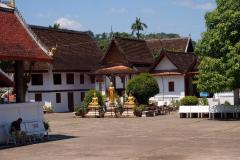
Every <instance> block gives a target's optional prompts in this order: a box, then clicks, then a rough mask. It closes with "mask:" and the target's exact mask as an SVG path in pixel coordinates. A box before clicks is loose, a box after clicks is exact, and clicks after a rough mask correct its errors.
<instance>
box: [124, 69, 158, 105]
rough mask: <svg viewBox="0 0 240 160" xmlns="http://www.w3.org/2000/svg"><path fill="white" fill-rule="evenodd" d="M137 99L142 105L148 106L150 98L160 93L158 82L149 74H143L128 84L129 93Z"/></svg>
mask: <svg viewBox="0 0 240 160" xmlns="http://www.w3.org/2000/svg"><path fill="white" fill-rule="evenodd" d="M130 92H131V93H132V95H133V96H134V97H135V98H136V99H137V102H138V103H140V104H148V100H149V98H150V97H153V96H154V95H156V94H158V93H159V87H158V83H157V81H156V80H155V79H154V78H153V77H152V76H151V75H150V74H148V73H142V74H140V75H138V76H135V77H134V78H132V79H131V80H130V81H129V82H128V84H127V93H128V94H129V93H130Z"/></svg>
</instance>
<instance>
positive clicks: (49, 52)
mask: <svg viewBox="0 0 240 160" xmlns="http://www.w3.org/2000/svg"><path fill="white" fill-rule="evenodd" d="M56 50H57V44H56V46H55V47H52V48H51V49H49V51H48V54H49V55H50V56H53V55H54V53H55V51H56Z"/></svg>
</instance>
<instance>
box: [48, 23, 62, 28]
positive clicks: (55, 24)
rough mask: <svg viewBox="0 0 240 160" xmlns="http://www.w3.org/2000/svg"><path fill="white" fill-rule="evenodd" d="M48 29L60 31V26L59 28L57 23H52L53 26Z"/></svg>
mask: <svg viewBox="0 0 240 160" xmlns="http://www.w3.org/2000/svg"><path fill="white" fill-rule="evenodd" d="M49 28H53V29H60V28H61V26H60V24H59V23H54V24H53V26H51V25H50V26H49Z"/></svg>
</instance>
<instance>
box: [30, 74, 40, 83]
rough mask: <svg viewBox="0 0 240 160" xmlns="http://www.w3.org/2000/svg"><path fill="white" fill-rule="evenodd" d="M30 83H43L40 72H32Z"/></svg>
mask: <svg viewBox="0 0 240 160" xmlns="http://www.w3.org/2000/svg"><path fill="white" fill-rule="evenodd" d="M31 79H32V85H33V86H35V85H43V75H42V74H32V78H31Z"/></svg>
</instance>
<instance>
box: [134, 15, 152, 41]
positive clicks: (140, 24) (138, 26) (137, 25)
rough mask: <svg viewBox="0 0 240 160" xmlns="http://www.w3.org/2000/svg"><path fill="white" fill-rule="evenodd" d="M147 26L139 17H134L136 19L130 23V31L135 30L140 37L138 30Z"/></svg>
mask: <svg viewBox="0 0 240 160" xmlns="http://www.w3.org/2000/svg"><path fill="white" fill-rule="evenodd" d="M147 28H148V26H147V25H146V24H145V23H143V22H142V21H141V19H140V18H139V17H136V21H135V22H134V23H133V24H132V26H131V29H132V33H133V34H134V33H135V32H136V35H137V38H138V39H140V31H143V30H144V29H147Z"/></svg>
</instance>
